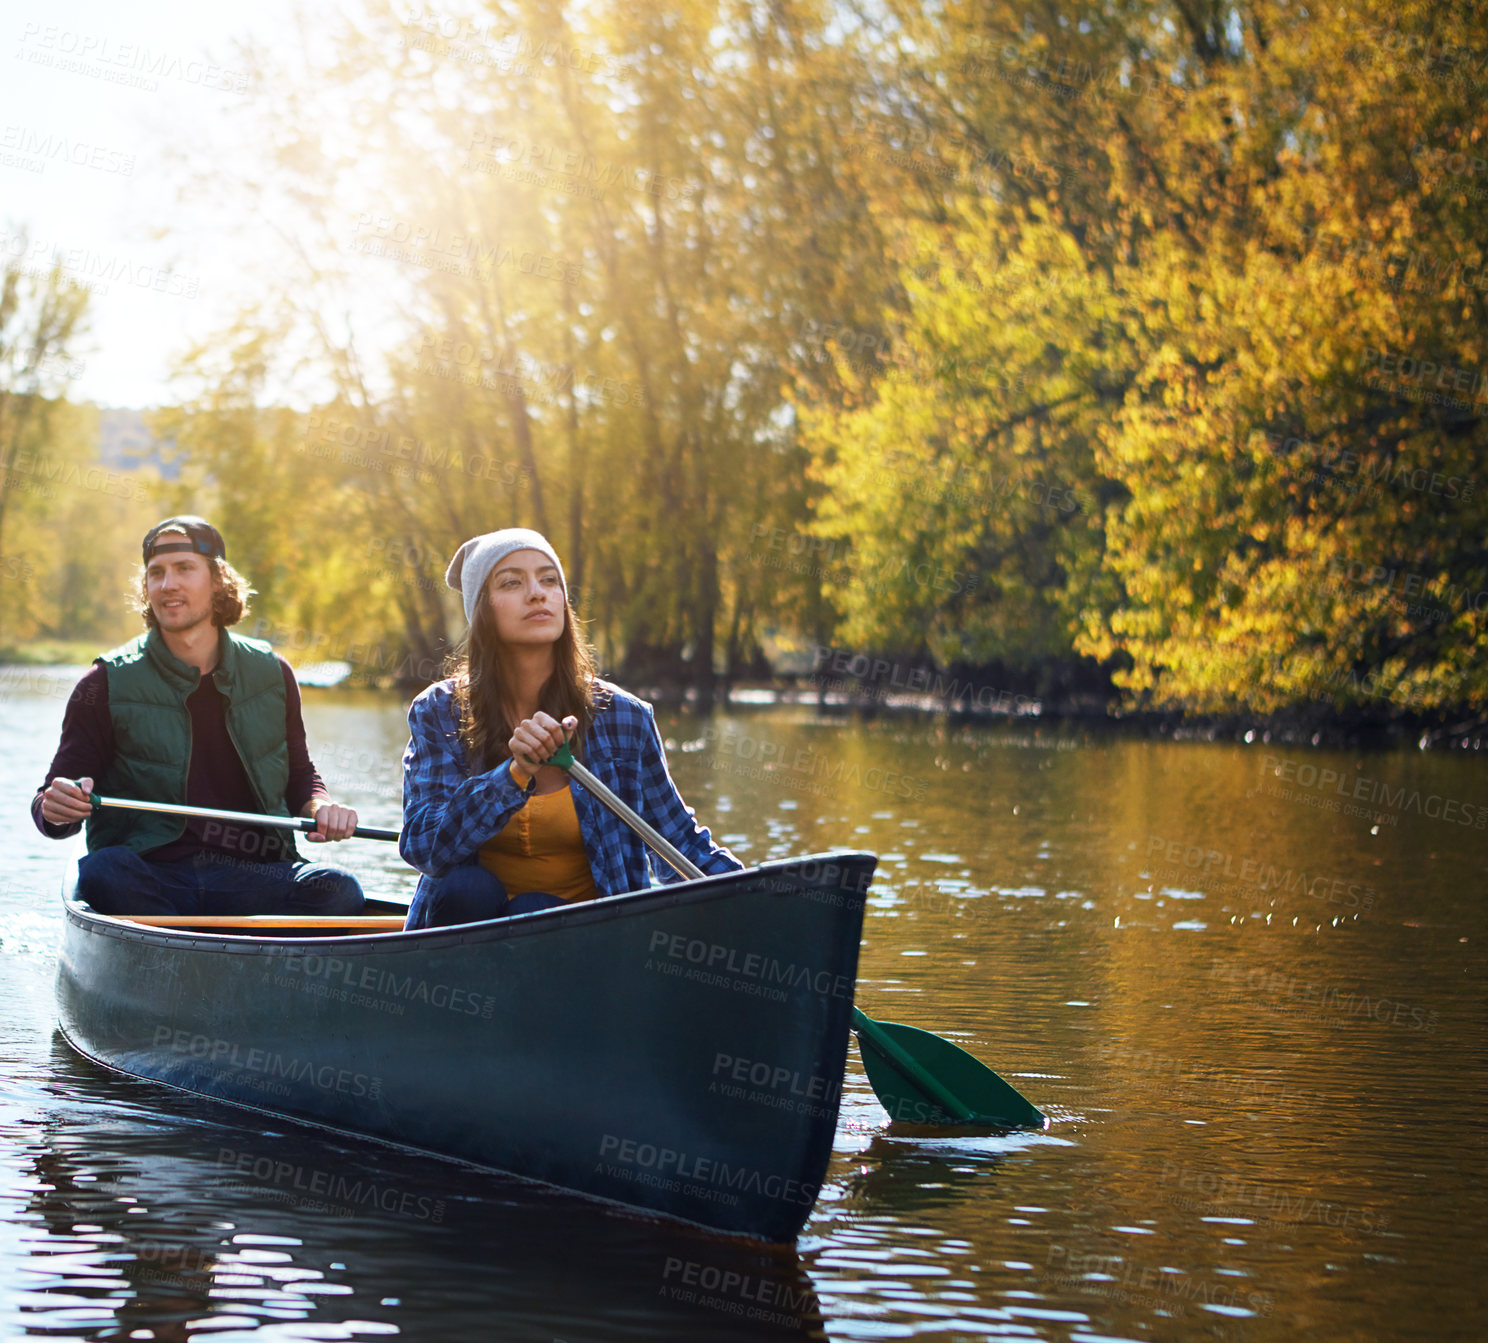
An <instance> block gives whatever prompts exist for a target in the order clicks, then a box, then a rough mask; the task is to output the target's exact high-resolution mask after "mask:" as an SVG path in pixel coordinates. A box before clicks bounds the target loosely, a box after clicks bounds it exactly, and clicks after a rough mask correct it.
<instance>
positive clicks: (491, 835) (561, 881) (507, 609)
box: [398, 527, 743, 928]
mask: <svg viewBox="0 0 1488 1343" xmlns="http://www.w3.org/2000/svg"><path fill="white" fill-rule="evenodd" d="M445 581H446V582H447V583H448V584H449V586H450V587H452V588H454V589H455V590H456V591H457V592H459V593H460V595H461V597H462V598H463V599H464V603H465V616H466V619H467V620H468V621H469V622H470V631H469V634H468V636H467V639H466V644H465V648H464V651H463V653H462V655H461V656H460V659H459V661H458V662H457V663H456V664H455V667H454V675H453V676H451V677H450V678H449V679H448V680H444V681H440V682H439V683H438V684H436V685H432V686H430V687H429V688H428V689H427V690H426V691H424V692H423V694H421V695H420V696H419V697H418V698H417V699H416V700H414V702H413V705H412V707H411V708H410V709H409V712H408V724H409V733H410V740H409V743H408V749H407V751H406V752H405V753H404V756H403V831H402V837H401V839H400V840H399V843H398V850H399V852H400V853H401V854H402V855H403V857H404V859H406V860H407V861H408V862H409V863H410V864H412V865H413V866H414V867H416V868H418V869H419V871H420V872H422V873H423V874H424V876H423V878H422V880H421V881H420V882H419V886H418V892H417V894H416V895H415V896H414V899H413V904H412V906H411V908H410V909H409V911H408V923H407V926H408V927H409V928H432V927H440V926H443V925H446V924H455V923H471V922H475V921H477V920H480V919H493V918H500V917H503V916H504V915H508V914H525V913H530V912H532V911H534V910H539V909H549V908H552V907H554V906H557V905H562V904H567V903H570V902H572V901H576V900H589V899H593V898H594V897H595V896H600V895H616V894H619V893H621V892H623V891H634V890H639V889H640V888H642V887H644V886H648V885H650V884H652V883H651V881H650V880H649V878H648V872H654V873H655V875H656V876H657V877H659V878H660V879H661V880H662V881H675V880H677V876H676V874H675V873H674V872H673V871H672V870H671V869H670V868H669V867H666V866H665V864H663V863H661V862H660V860H654V861H653V860H651V859H650V857H649V855H648V852H647V850H646V848H645V846H644V844H643V843H642V841H641V840H640V839H639V838H638V837H637V836H636V835H635V834H633V833H632V832H631V831H630V830H629V829H628V828H627V827H626V826H625V825H623V824H622V823H621V822H620V821H618V820H617V819H615V817H614V816H613V815H612V814H611V813H610V812H609V811H607V810H606V809H605V808H604V807H602V806H601V805H600V804H599V803H598V802H596V801H595V800H594V799H593V798H591V797H590V796H589V795H588V794H587V793H586V792H584V790H583V789H582V788H572V789H571V788H570V787H569V780H568V775H567V774H565V773H564V771H563V770H561V769H558V768H556V767H555V766H552V765H544V764H542V763H541V762H542V761H544V760H546V759H548V758H549V757H550V756H551V755H552V754H553V753H554V752H555V751H556V750H557V749H558V748H559V747H560V746H561V745H562V744H563V742H564V741H565V739H566V740H568V741H570V742H571V743H572V746H573V752H574V755H575V757H576V758H578V759H580V760H582V761H583V762H584V763H585V764H586V765H587V766H588V767H589V768H590V770H592V771H593V772H594V774H595V775H596V776H597V777H598V778H599V779H600V780H601V781H602V782H604V783H606V784H608V785H609V786H610V788H612V789H613V790H614V791H615V792H616V793H618V794H619V795H620V797H621V798H622V799H623V800H624V801H625V802H627V803H628V804H629V805H630V806H631V807H632V808H633V809H634V810H636V811H638V812H640V814H641V815H642V816H643V817H645V819H646V820H648V821H649V822H650V823H651V824H652V825H653V826H654V827H655V828H656V829H657V830H659V831H661V833H662V834H663V835H665V836H666V837H667V839H669V840H671V842H672V843H673V844H675V845H676V846H677V847H678V848H679V849H681V850H682V852H683V853H685V854H686V855H687V856H688V857H689V858H691V859H692V860H693V862H695V863H696V864H697V865H698V866H699V867H701V868H702V869H703V870H704V871H705V872H708V873H710V874H711V873H719V872H732V871H736V870H738V869H739V868H740V867H742V866H743V864H741V863H740V862H739V860H738V859H737V858H735V857H734V856H733V854H731V853H730V852H729V851H728V850H727V849H724V848H720V847H719V846H718V845H717V844H715V843H714V842H713V839H712V836H711V835H709V833H708V831H707V830H706V828H704V827H703V826H700V825H698V823H697V821H696V819H695V817H694V815H693V812H692V810H691V809H690V808H689V807H688V806H687V805H686V804H685V803H684V802H683V801H682V798H681V797H680V796H679V795H678V793H677V788H676V785H675V784H674V783H673V782H672V776H671V774H670V773H669V772H668V770H667V765H666V756H665V754H664V752H663V750H662V745H661V738H660V737H659V736H658V734H657V731H656V719H655V716H654V715H653V714H652V712H651V706H650V705H649V704H647V703H646V702H645V701H644V700H640V699H637V698H636V697H635V696H634V695H629V694H627V693H626V692H625V691H623V690H621V689H620V688H619V687H618V686H614V685H610V684H609V683H608V682H606V681H601V680H600V679H599V678H598V677H597V676H596V675H595V673H594V659H593V654H592V653H591V651H590V649H589V646H588V644H587V642H586V641H585V639H584V637H583V635H582V634H581V633H580V631H579V629H578V625H577V622H576V619H575V617H574V612H573V608H572V607H571V606H570V605H569V603H568V588H567V582H566V580H565V579H564V576H563V566H562V564H560V563H559V561H558V556H557V554H556V553H555V552H554V550H553V548H552V546H550V545H549V544H548V542H547V540H546V539H545V538H544V537H543V536H542V535H541V534H540V533H538V532H534V531H529V530H527V529H526V528H519V527H513V528H508V529H506V530H505V531H499V532H490V533H488V534H487V535H485V536H477V537H475V538H474V539H473V540H470V541H467V542H465V544H464V545H462V546H461V547H460V549H459V550H457V551H456V552H455V557H454V559H453V560H451V561H450V565H449V569H448V571H447V572H446V574H445Z"/></svg>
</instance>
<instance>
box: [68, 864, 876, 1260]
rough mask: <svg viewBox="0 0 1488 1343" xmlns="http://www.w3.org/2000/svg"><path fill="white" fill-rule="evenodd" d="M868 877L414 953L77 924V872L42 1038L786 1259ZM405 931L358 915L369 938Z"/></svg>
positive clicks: (839, 1063) (607, 906) (547, 920)
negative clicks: (778, 1246)
mask: <svg viewBox="0 0 1488 1343" xmlns="http://www.w3.org/2000/svg"><path fill="white" fill-rule="evenodd" d="M875 861H876V860H875V858H874V857H873V855H872V854H867V853H857V852H835V853H829V854H819V855H812V856H808V857H805V858H797V859H791V860H788V861H782V862H772V863H764V864H761V865H760V866H758V867H754V868H749V869H747V870H745V871H743V872H736V873H729V874H727V875H724V876H717V877H705V878H701V879H699V880H695V881H687V882H681V883H678V884H676V885H671V886H662V887H655V888H651V889H648V890H644V891H635V892H632V893H630V894H627V895H618V896H610V897H607V898H603V899H599V900H593V901H588V902H586V903H583V904H578V905H571V906H567V907H564V908H561V909H555V910H546V911H543V912H541V913H537V914H527V915H520V916H517V917H514V918H510V919H500V920H495V921H492V922H488V923H476V924H466V925H462V926H459V927H455V928H435V929H424V930H420V931H418V932H410V933H405V932H401V931H360V930H358V929H357V927H356V925H357V922H358V921H357V920H356V919H341V920H333V921H329V922H330V924H331V925H333V926H311V927H305V926H298V927H284V926H278V927H275V926H272V924H269V923H268V921H265V922H264V923H263V924H260V923H257V922H254V921H251V920H242V921H239V922H241V923H246V924H248V925H250V926H247V927H243V928H234V929H232V930H227V929H222V928H220V927H219V928H216V929H210V928H205V927H202V926H199V925H197V926H192V927H159V926H151V925H148V924H144V923H141V922H138V921H135V920H130V919H123V918H113V917H109V916H106V915H102V914H99V913H97V912H96V911H94V910H93V909H92V908H90V907H89V906H88V905H86V904H83V903H81V902H80V901H78V900H77V898H76V892H75V883H76V866H75V864H74V865H73V866H72V868H71V870H70V871H69V873H68V876H67V878H66V879H65V880H64V883H63V901H64V907H65V920H64V932H63V938H62V948H61V954H60V959H59V963H58V969H57V1002H58V1011H59V1016H60V1025H61V1029H62V1032H63V1034H64V1036H65V1037H66V1039H67V1041H68V1042H69V1044H71V1045H72V1047H73V1048H74V1049H76V1050H77V1051H78V1052H79V1053H81V1054H83V1055H85V1056H86V1057H88V1058H90V1059H93V1060H95V1061H96V1062H98V1063H101V1064H104V1065H105V1066H107V1067H110V1068H113V1069H116V1070H117V1071H119V1072H122V1073H126V1074H128V1075H130V1076H133V1077H140V1078H146V1079H149V1080H152V1081H155V1082H162V1083H165V1084H166V1085H168V1086H172V1087H177V1088H180V1089H181V1090H184V1091H190V1092H194V1093H196V1094H198V1095H201V1096H206V1097H210V1098H213V1099H215V1100H220V1101H226V1102H230V1103H231V1104H234V1105H238V1106H246V1107H249V1108H250V1109H254V1110H259V1111H265V1112H268V1113H271V1114H274V1115H276V1116H283V1117H286V1118H290V1119H294V1120H297V1121H300V1122H303V1123H307V1124H314V1125H318V1126H320V1127H323V1128H327V1129H332V1130H335V1131H337V1132H341V1133H346V1134H353V1135H357V1136H360V1137H364V1138H371V1139H375V1140H377V1141H379V1142H383V1143H390V1144H393V1145H395V1146H397V1147H401V1148H406V1149H410V1150H414V1151H418V1152H422V1153H425V1154H429V1155H434V1156H439V1157H444V1158H448V1159H452V1160H455V1161H460V1162H465V1163H468V1164H470V1165H474V1166H480V1167H484V1168H487V1169H492V1170H500V1171H506V1172H509V1173H511V1174H515V1175H519V1176H523V1177H526V1178H528V1179H533V1180H539V1181H542V1182H545V1183H547V1184H551V1185H556V1186H559V1187H561V1188H564V1189H570V1190H574V1191H576V1192H578V1193H581V1194H585V1195H588V1196H590V1197H593V1198H598V1199H605V1200H609V1201H611V1202H614V1203H620V1204H625V1205H628V1206H630V1207H633V1208H639V1209H644V1210H646V1211H648V1212H651V1213H656V1214H661V1215H663V1216H667V1217H673V1218H680V1219H682V1220H684V1221H688V1222H693V1223H697V1224H700V1225H702V1226H705V1227H708V1228H711V1229H713V1230H717V1231H722V1232H727V1233H732V1234H737V1235H743V1236H750V1237H754V1238H756V1239H760V1240H766V1241H790V1240H792V1239H794V1237H795V1236H796V1234H797V1233H798V1232H799V1231H800V1229H801V1227H802V1226H803V1225H804V1224H805V1221H806V1218H807V1216H808V1215H809V1213H810V1211H811V1207H812V1204H813V1203H814V1202H815V1199H816V1195H817V1192H818V1190H819V1189H820V1186H821V1181H822V1177H823V1175H824V1173H825V1171H826V1166H827V1162H828V1160H829V1158H830V1155H831V1150H832V1138H833V1133H834V1132H835V1129H836V1123H837V1109H838V1102H839V1099H840V1096H841V1087H842V1077H843V1070H844V1067H845V1064H846V1058H847V1038H848V1031H849V1027H850V1019H851V1014H852V1006H853V989H854V985H855V982H856V978H857V963H858V943H859V939H860V937H861V934H862V923H863V908H864V900H865V897H866V893H867V889H868V884H869V881H870V880H871V878H872V875H873V868H874V864H875ZM398 913H399V906H397V905H396V904H394V903H392V902H389V901H377V900H369V902H368V909H367V916H368V920H369V922H370V923H371V925H372V926H373V927H374V928H375V927H376V925H377V922H378V920H379V919H380V920H381V921H382V923H383V924H384V925H386V923H387V922H388V921H389V919H390V917H395V916H396V915H397V914H398ZM280 922H283V921H280ZM315 922H316V923H319V922H321V921H315ZM301 923H302V924H303V921H301Z"/></svg>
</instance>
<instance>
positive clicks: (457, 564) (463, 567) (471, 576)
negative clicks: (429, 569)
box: [444, 527, 568, 621]
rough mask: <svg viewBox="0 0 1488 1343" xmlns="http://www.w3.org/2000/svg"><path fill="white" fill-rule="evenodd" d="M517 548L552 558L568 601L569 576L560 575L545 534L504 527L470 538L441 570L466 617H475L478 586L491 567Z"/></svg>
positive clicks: (478, 597)
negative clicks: (463, 605) (457, 594)
mask: <svg viewBox="0 0 1488 1343" xmlns="http://www.w3.org/2000/svg"><path fill="white" fill-rule="evenodd" d="M516 550H536V551H539V552H540V553H542V554H544V555H546V556H547V557H548V558H549V559H550V560H552V561H553V567H554V568H555V569H557V570H558V581H559V582H560V583H562V584H563V598H564V600H565V601H567V600H568V579H567V578H565V577H564V576H563V565H562V563H561V562H560V561H559V559H558V555H557V552H556V551H554V549H553V547H552V546H550V545H549V544H548V539H547V537H545V536H544V535H543V534H542V533H541V532H534V531H533V530H532V529H531V528H529V527H507V528H505V529H504V530H502V531H499V532H487V533H486V534H485V535H484V536H473V537H471V538H470V540H468V541H467V542H465V544H464V545H463V546H461V547H460V548H459V550H457V551H455V558H454V559H452V560H451V561H450V562H449V568H448V569H446V570H445V571H444V581H445V582H446V583H447V584H449V586H450V587H452V588H454V590H455V591H456V592H458V593H459V594H460V596H461V597H462V598H463V599H464V601H465V619H466V620H468V621H473V620H474V619H475V604H476V602H477V601H479V600H480V594H481V589H482V588H483V587H485V585H486V579H487V578H489V577H490V574H491V570H492V569H494V568H495V567H496V565H497V564H498V563H499V562H500V561H501V560H504V559H505V558H506V557H507V556H508V555H510V554H511V553H512V552H513V551H516Z"/></svg>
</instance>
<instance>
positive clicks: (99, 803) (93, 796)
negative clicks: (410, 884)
mask: <svg viewBox="0 0 1488 1343" xmlns="http://www.w3.org/2000/svg"><path fill="white" fill-rule="evenodd" d="M88 800H89V801H90V802H91V803H92V804H93V810H94V811H97V810H98V809H99V808H100V807H119V808H124V809H127V810H129V811H159V812H164V813H165V814H166V815H167V816H200V817H202V818H204V819H205V820H209V821H234V822H236V823H237V824H239V825H269V826H276V827H278V828H279V829H280V830H298V831H300V832H301V833H303V834H307V835H308V834H310V833H311V832H312V831H313V830H314V829H315V822H314V821H313V820H311V818H310V817H308V816H265V815H263V814H262V813H261V812H256V811H216V810H214V809H213V808H211V807H183V806H180V805H178V804H177V803H175V802H137V801H135V800H134V799H133V798H127V797H103V796H101V795H100V794H98V793H89V794H88ZM351 834H352V837H353V838H355V839H393V840H395V839H397V838H398V832H397V831H396V830H379V829H377V828H376V827H374V826H370V825H359V826H357V828H356V829H355V830H353V831H352V832H351Z"/></svg>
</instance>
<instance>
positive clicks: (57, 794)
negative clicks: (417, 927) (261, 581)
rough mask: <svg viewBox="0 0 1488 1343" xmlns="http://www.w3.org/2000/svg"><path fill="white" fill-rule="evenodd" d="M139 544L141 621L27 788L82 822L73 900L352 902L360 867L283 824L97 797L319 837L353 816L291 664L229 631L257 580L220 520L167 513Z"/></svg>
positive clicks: (34, 806) (294, 909)
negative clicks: (313, 849) (305, 852)
mask: <svg viewBox="0 0 1488 1343" xmlns="http://www.w3.org/2000/svg"><path fill="white" fill-rule="evenodd" d="M143 553H144V569H143V572H142V574H141V578H140V603H139V610H140V614H141V615H142V616H143V618H144V622H145V625H146V627H147V629H146V633H144V634H142V635H141V636H140V637H139V638H137V639H133V640H131V641H130V642H129V643H127V644H124V645H123V646H121V647H119V648H115V649H114V650H113V651H112V652H109V653H105V654H104V655H103V656H102V657H100V658H98V659H96V661H95V663H94V665H93V668H92V670H90V671H89V672H88V674H87V675H86V676H84V677H83V679H82V680H81V681H79V682H78V684H77V687H76V688H75V689H74V690H73V692H72V696H71V698H69V700H68V702H67V710H66V713H65V714H64V716H63V720H62V740H61V743H60V745H59V746H58V747H57V754H56V756H55V757H54V758H53V760H52V765H51V768H50V769H49V770H48V771H47V776H48V779H49V780H50V782H48V783H47V784H45V785H44V786H43V787H42V788H40V789H39V790H38V791H37V793H36V796H35V797H34V798H33V799H32V802H31V814H32V816H33V817H34V819H35V821H36V825H37V828H38V829H40V830H41V832H42V834H44V835H47V836H50V837H51V838H53V839H65V838H67V837H68V836H70V835H75V834H76V833H77V831H78V827H79V826H80V825H81V824H82V823H83V822H87V827H88V853H87V855H86V856H85V857H84V858H83V859H82V861H81V863H80V865H79V870H78V896H79V898H81V899H83V900H85V901H87V903H88V904H90V905H92V906H93V908H94V909H96V910H98V911H99V912H100V913H104V914H188V915H189V914H229V915H231V914H282V913H290V914H331V915H340V914H355V913H357V912H359V911H360V910H361V908H362V888H361V886H360V884H359V883H358V882H357V879H356V878H355V877H354V876H352V875H351V873H350V872H345V871H343V870H341V869H340V868H336V867H329V866H324V865H321V864H318V863H308V862H304V861H302V860H300V858H299V855H298V854H297V853H296V851H295V847H294V844H293V841H292V840H290V839H289V838H288V833H289V832H287V831H284V830H280V829H274V828H271V827H268V826H251V825H236V824H228V823H223V822H221V821H218V820H211V819H204V818H197V817H190V818H188V817H182V816H173V815H167V814H162V813H158V812H144V811H129V810H124V809H110V808H108V807H104V808H101V809H97V810H95V809H93V808H92V806H91V804H90V800H89V799H90V796H91V793H92V791H93V789H94V787H95V781H96V787H97V790H98V792H99V794H100V796H102V797H104V798H108V797H120V798H131V799H135V800H139V801H146V802H167V803H176V804H185V805H188V806H194V807H211V808H214V809H218V810H225V811H242V812H257V813H264V814H271V815H277V816H291V815H293V816H307V817H314V818H315V822H316V826H315V830H314V832H313V833H311V834H309V835H307V838H308V839H310V840H311V841H313V842H319V843H323V842H325V841H327V840H337V839H345V838H346V837H347V836H348V835H350V834H351V832H352V830H353V829H355V828H356V823H357V816H356V812H354V811H353V810H351V808H349V807H343V806H339V805H337V804H336V803H334V802H332V801H331V799H330V797H329V796H328V794H327V793H326V789H325V785H324V784H323V783H322V782H321V779H320V775H319V774H318V773H317V772H316V769H315V766H314V764H313V763H312V762H311V760H310V754H309V751H308V750H307V749H306V746H305V725H304V722H303V720H302V719H301V716H300V691H299V686H298V685H297V684H296V682H295V678H294V672H293V671H292V670H291V668H290V666H289V663H287V662H285V661H284V659H283V658H281V657H279V656H278V655H276V654H275V653H274V651H273V649H271V648H270V647H269V645H268V644H266V643H261V642H260V641H258V640H256V639H245V638H243V637H241V636H240V635H236V634H229V633H228V631H227V628H226V627H227V626H229V625H232V624H235V623H236V622H237V621H239V620H241V619H242V617H243V614H244V612H245V610H246V609H247V602H248V597H249V594H250V589H249V587H248V584H247V582H246V581H245V580H244V578H243V576H242V575H241V574H239V573H238V572H237V570H235V569H234V568H233V567H232V566H231V565H230V564H229V563H228V562H227V547H226V546H225V545H224V543H223V540H222V535H221V533H220V532H218V530H217V529H216V528H215V527H213V526H212V525H211V524H210V523H208V522H206V521H204V520H203V519H201V518H198V517H176V518H167V519H166V521H164V522H162V523H159V524H157V525H156V526H154V527H152V528H151V529H150V530H149V532H147V533H146V534H145V539H144V545H143Z"/></svg>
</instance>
